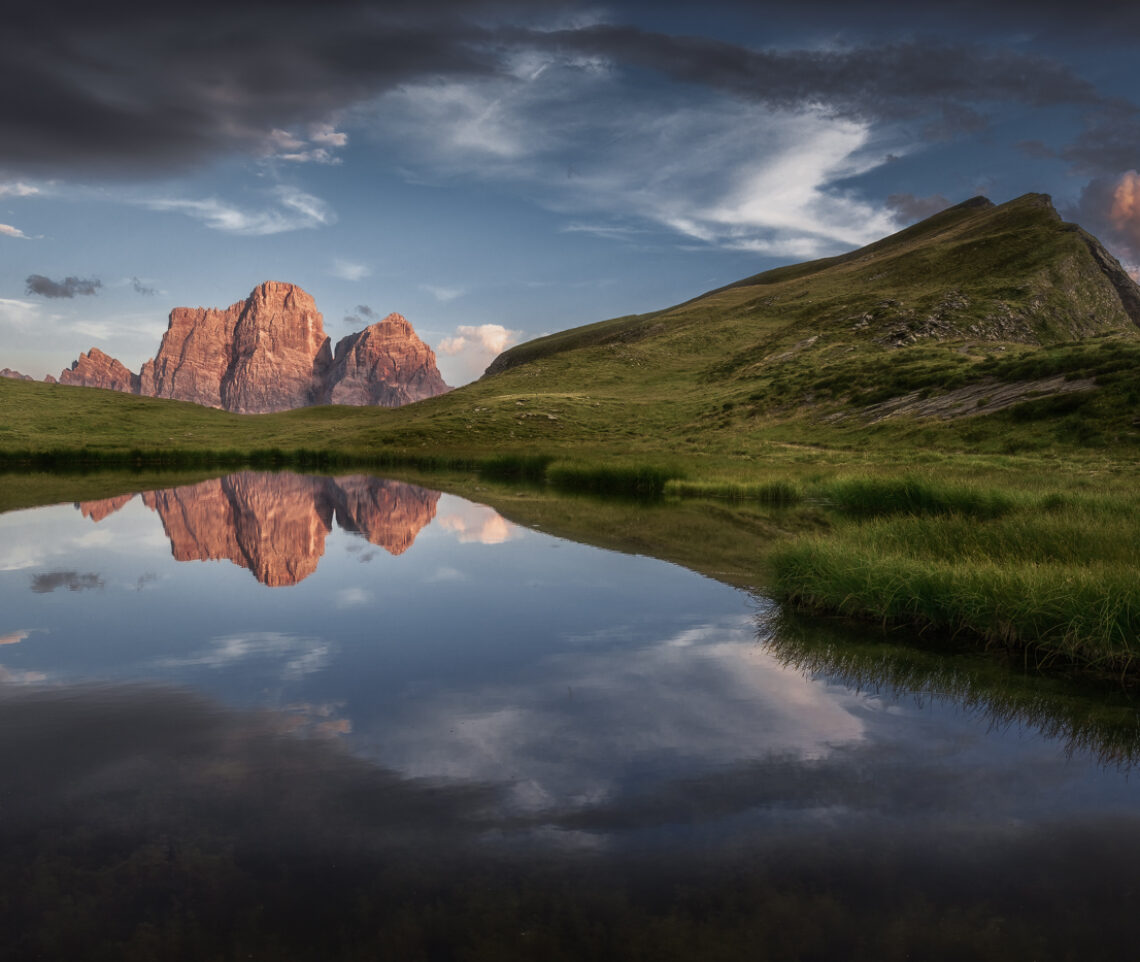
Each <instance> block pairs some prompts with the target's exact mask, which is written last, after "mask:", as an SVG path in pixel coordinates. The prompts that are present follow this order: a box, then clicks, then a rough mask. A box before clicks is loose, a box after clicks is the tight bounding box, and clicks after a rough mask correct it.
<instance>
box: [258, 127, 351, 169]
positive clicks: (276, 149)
mask: <svg viewBox="0 0 1140 962" xmlns="http://www.w3.org/2000/svg"><path fill="white" fill-rule="evenodd" d="M347 145H348V134H346V133H344V132H343V131H339V130H337V129H336V126H335V124H329V123H318V124H310V125H309V127H308V128H307V129H306V131H305V133H304V134H298V133H296V132H294V131H289V130H281V129H280V128H274V129H273V130H271V131H270V132H269V136H268V137H266V142H265V153H266V155H267V156H268V157H269V158H270V159H272V160H284V161H288V162H289V163H294V164H340V163H342V160H341V158H340V157H338V156H336V154H335V153H334V151H336V150H339V149H340V148H341V147H345V146H347Z"/></svg>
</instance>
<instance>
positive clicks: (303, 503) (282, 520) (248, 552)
mask: <svg viewBox="0 0 1140 962" xmlns="http://www.w3.org/2000/svg"><path fill="white" fill-rule="evenodd" d="M141 497H142V500H143V503H144V504H145V505H146V506H147V507H148V508H150V509H151V510H152V511H156V512H158V516H159V517H160V518H161V519H162V526H163V528H164V529H165V530H166V534H167V537H169V538H170V549H171V551H172V552H173V554H174V557H175V558H176V559H177V560H178V561H214V560H219V559H228V560H230V561H232V562H233V563H234V564H236V565H240V566H241V567H243V568H248V569H249V570H250V571H251V572H253V575H254V577H255V578H257V580H258V581H260V582H261V583H262V584H263V585H269V586H270V587H272V588H280V587H283V586H286V585H295V584H297V583H298V582H299V581H302V580H303V579H305V578H307V577H308V576H309V575H311V574H312V573H313V572H314V571H316V570H317V564H318V563H319V562H320V560H321V557H322V556H323V555H324V553H325V536H326V535H327V534H328V533H329V532H330V531H331V530H332V524H333V519H334V518H335V519H336V523H337V525H338V526H339V527H340V528H343V529H344V530H346V531H352V532H356V533H358V534H361V535H363V536H364V537H365V538H367V539H368V541H369V542H371V543H372V544H374V545H378V546H380V547H382V548H383V549H384V550H385V551H387V552H388V553H389V554H393V555H399V554H403V553H404V552H405V551H407V550H408V548H410V547H411V546H412V543H413V542H414V541H415V540H416V535H417V534H418V533H419V532H420V530H421V529H422V528H423V527H424V526H425V525H427V524H428V523H429V522H430V521H431V520H432V518H434V517H435V508H436V502H437V501H438V500H439V492H438V491H429V490H427V489H426V488H421V487H418V486H416V485H412V484H404V483H403V482H400V481H386V480H383V479H381V478H375V477H372V476H371V475H364V474H360V475H350V476H347V477H341V478H326V477H313V476H309V475H298V474H265V473H257V472H251V471H246V472H242V473H239V474H231V475H228V476H227V477H224V478H214V479H212V480H209V481H202V482H201V483H199V484H191V485H185V486H183V487H178V488H167V489H165V490H161V491H147V492H145V493H143V494H142V495H141ZM133 498H134V495H129V494H128V495H120V496H119V497H115V498H103V499H101V500H98V501H81V502H79V503H78V508H79V510H80V511H81V512H82V513H83V516H84V517H85V518H90V519H91V520H92V521H95V522H99V521H103V520H104V519H105V518H107V517H109V516H110V515H112V514H114V513H115V512H116V511H118V510H120V509H121V508H122V507H124V506H125V505H126V504H128V503H129V502H130V501H131V500H132V499H133Z"/></svg>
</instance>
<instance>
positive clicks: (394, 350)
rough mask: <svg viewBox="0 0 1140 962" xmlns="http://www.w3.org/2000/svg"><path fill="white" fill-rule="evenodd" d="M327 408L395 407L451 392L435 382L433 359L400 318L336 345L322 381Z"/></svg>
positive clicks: (394, 316)
mask: <svg viewBox="0 0 1140 962" xmlns="http://www.w3.org/2000/svg"><path fill="white" fill-rule="evenodd" d="M328 384H329V387H328V392H327V395H326V400H327V401H328V402H329V403H332V404H354V405H373V404H378V405H381V406H383V407H399V406H400V405H402V404H410V403H411V402H413V401H422V400H423V399H424V398H429V397H435V396H436V395H437V394H444V393H446V392H447V391H449V390H451V389H450V388H449V387H448V386H447V385H446V384H444V382H443V378H442V377H440V374H439V368H438V367H436V362H435V353H434V352H433V351H432V349H431V348H430V347H428V346H427V345H426V344H425V343H424V342H423V341H421V340H420V339H419V337H417V336H416V332H415V331H414V330H413V329H412V325H411V324H409V323H408V319H407V318H406V317H404V316H403V315H402V314H389V315H388V316H387V317H386V318H384V319H383V320H382V321H377V322H376V323H375V324H372V325H370V326H368V327H366V328H365V329H364V330H363V331H360V332H359V333H357V334H349V335H348V337H344V338H341V340H340V341H338V342H337V346H336V353H335V355H334V357H333V362H332V369H331V370H330V371H329V375H328Z"/></svg>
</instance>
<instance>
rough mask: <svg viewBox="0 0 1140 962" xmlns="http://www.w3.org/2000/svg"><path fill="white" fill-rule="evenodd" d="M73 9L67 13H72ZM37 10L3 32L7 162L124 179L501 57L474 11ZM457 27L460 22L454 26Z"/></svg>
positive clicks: (0, 144)
mask: <svg viewBox="0 0 1140 962" xmlns="http://www.w3.org/2000/svg"><path fill="white" fill-rule="evenodd" d="M61 7H62V8H65V9H63V10H62V11H61ZM411 9H412V6H411V5H410V4H398V3H397V4H385V5H383V7H379V6H377V7H373V6H369V5H366V4H360V3H353V2H348V0H342V2H332V3H327V4H321V5H319V6H318V5H314V4H303V3H286V4H278V3H273V4H269V3H256V2H255V3H252V4H241V5H231V4H223V3H220V2H218V0H207V2H205V3H203V4H195V5H194V6H193V7H192V8H190V7H186V8H183V10H182V11H178V12H170V11H169V10H167V9H162V10H159V9H157V8H155V7H153V6H146V5H142V4H132V3H124V2H121V0H120V2H115V3H110V4H99V5H80V4H70V3H65V4H59V3H45V4H28V5H25V6H24V8H23V9H22V10H20V11H19V12H17V13H14V14H5V21H6V22H5V23H4V25H3V29H2V30H0V88H2V89H4V90H6V91H8V92H9V94H8V95H7V96H5V97H4V98H3V101H2V103H0V168H7V169H9V170H10V171H16V170H25V171H36V172H41V171H51V170H53V169H68V168H74V167H83V168H87V169H90V168H96V169H103V170H108V171H122V172H124V173H128V172H129V173H138V172H140V171H146V170H148V169H151V170H156V171H157V170H166V169H171V168H178V167H185V166H189V165H191V164H193V163H195V162H197V161H200V160H202V159H203V158H205V157H208V156H211V155H214V154H217V153H220V152H227V151H232V150H244V151H251V152H256V151H257V150H259V149H261V148H262V147H263V146H264V143H265V141H266V139H267V138H268V136H269V135H270V133H271V132H272V130H273V129H274V128H285V127H289V126H291V125H295V124H303V123H306V122H316V121H319V120H323V119H327V118H328V116H329V115H330V114H331V113H333V112H335V111H336V110H337V109H339V108H342V107H345V106H347V105H349V104H352V103H355V102H358V101H360V100H363V99H366V98H367V97H369V96H373V95H375V94H377V93H379V92H381V91H383V90H386V89H390V88H391V87H393V86H395V85H397V84H399V83H401V82H404V81H408V80H411V79H415V78H417V77H424V76H430V75H436V74H448V75H452V76H457V75H458V76H463V75H481V74H488V73H491V72H494V71H495V70H496V69H497V68H496V63H495V60H494V58H493V57H491V56H490V55H489V54H488V53H487V52H486V51H485V50H484V49H480V45H481V43H482V41H483V40H484V39H485V32H484V30H483V29H482V28H480V27H477V26H473V25H471V24H470V23H469V22H468V21H465V20H463V19H461V18H459V16H458V15H457V12H456V11H457V10H470V11H472V12H478V8H477V7H476V6H474V5H464V4H454V3H438V2H437V3H434V4H428V5H427V6H426V8H424V9H423V10H420V9H419V8H416V9H417V13H416V17H415V18H413V17H412V16H411V14H410V12H409V11H411ZM441 23H445V24H446V26H441Z"/></svg>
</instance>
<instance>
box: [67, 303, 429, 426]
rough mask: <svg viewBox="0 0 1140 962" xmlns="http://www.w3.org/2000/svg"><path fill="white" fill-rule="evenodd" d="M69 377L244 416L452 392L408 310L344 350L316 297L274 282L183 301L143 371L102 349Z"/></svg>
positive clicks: (387, 403)
mask: <svg viewBox="0 0 1140 962" xmlns="http://www.w3.org/2000/svg"><path fill="white" fill-rule="evenodd" d="M59 383H61V384H72V385H81V386H85V387H100V388H107V389H110V390H114V391H123V392H125V393H128V394H140V395H144V396H146V397H164V398H173V399H176V400H181V401H192V402H194V403H196V404H202V405H205V406H207V407H215V408H222V409H224V410H226V411H234V412H237V413H241V414H263V413H268V412H271V411H286V410H291V409H293V408H298V407H306V406H309V405H314V404H330V403H331V404H349V405H357V406H365V405H381V406H384V407H399V406H400V405H403V404H409V403H411V402H413V401H419V400H423V399H424V398H429V397H434V396H436V395H438V394H443V393H445V392H447V391H449V390H450V388H449V387H448V386H447V385H446V384H445V383H444V381H443V378H442V377H441V376H440V373H439V368H438V367H437V366H436V359H435V354H434V352H433V351H432V350H431V348H430V347H428V346H427V345H426V344H425V343H424V342H423V341H421V340H420V338H419V337H418V336H417V335H416V333H415V331H414V330H413V328H412V325H411V324H409V323H408V320H407V319H406V318H405V317H403V316H402V315H400V314H389V315H388V316H387V317H385V318H384V319H383V320H380V321H377V322H376V323H375V324H372V325H370V326H369V327H367V328H365V329H364V330H363V331H359V332H357V333H355V334H350V335H348V336H347V337H344V338H342V339H341V340H340V342H339V343H338V344H337V345H336V351H335V354H334V352H333V351H332V349H331V347H330V342H329V338H328V336H327V335H326V334H325V331H324V322H323V319H322V317H321V314H320V312H319V311H318V310H317V306H316V303H315V302H314V301H313V298H312V297H311V296H310V295H309V294H308V293H307V292H305V291H304V290H302V289H301V288H300V287H298V286H297V285H295V284H288V283H282V282H279V281H266V282H264V283H262V284H259V285H258V286H257V287H255V288H254V289H253V291H252V292H251V293H250V295H249V297H247V298H246V299H245V300H243V301H238V302H237V303H235V304H231V305H230V306H229V307H227V308H224V309H218V308H203V307H199V308H188V307H176V308H174V310H172V311H171V312H170V319H169V324H168V326H167V329H166V333H165V334H164V335H163V337H162V343H161V345H160V346H159V349H158V353H157V354H156V355H155V356H154V357H153V358H152V359H151V360H149V361H147V362H146V363H144V364H143V366H142V369H141V370H140V372H139V373H138V374H135V373H133V372H132V371H130V370H129V369H128V368H127V367H126V366H125V365H123V364H122V363H121V362H120V361H118V360H116V359H115V358H113V357H110V356H108V355H107V354H104V353H103V352H102V351H100V350H99V349H98V348H92V349H91V350H90V351H88V352H87V353H85V354H80V355H79V358H78V359H77V360H76V361H75V362H74V363H73V364H72V365H71V367H70V368H68V369H67V370H65V371H63V372H62V373H61V374H60V376H59Z"/></svg>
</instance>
